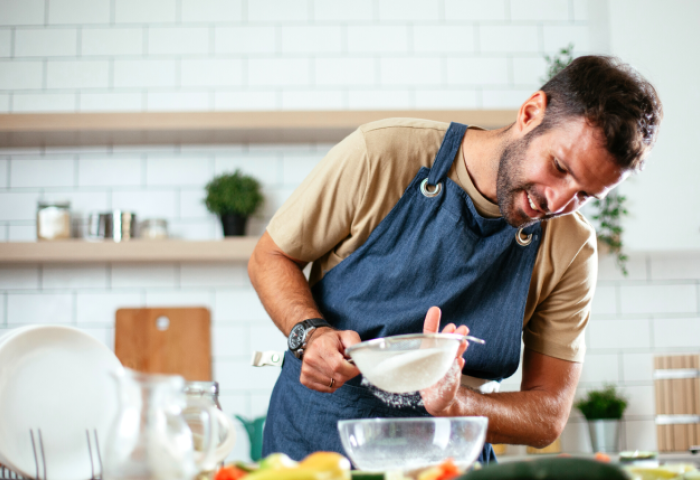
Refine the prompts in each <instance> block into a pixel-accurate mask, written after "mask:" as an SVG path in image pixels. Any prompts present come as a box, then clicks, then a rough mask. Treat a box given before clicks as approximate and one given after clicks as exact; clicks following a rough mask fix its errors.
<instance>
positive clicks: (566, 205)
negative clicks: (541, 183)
mask: <svg viewBox="0 0 700 480" xmlns="http://www.w3.org/2000/svg"><path fill="white" fill-rule="evenodd" d="M577 194H578V192H577V191H576V190H575V189H572V188H548V189H547V190H545V198H546V199H547V209H548V210H549V213H552V214H555V215H556V214H558V213H563V212H566V211H568V210H570V209H571V208H572V205H574V204H575V202H576V199H577Z"/></svg>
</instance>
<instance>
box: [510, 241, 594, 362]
mask: <svg viewBox="0 0 700 480" xmlns="http://www.w3.org/2000/svg"><path fill="white" fill-rule="evenodd" d="M562 240H564V239H559V241H562ZM564 241H565V240H564ZM596 249H597V245H596V237H595V233H592V234H591V235H590V236H589V238H588V240H587V241H586V242H585V243H584V244H583V245H582V246H581V247H580V249H579V250H578V251H577V252H576V254H575V255H574V257H573V259H572V260H571V261H570V262H569V263H567V264H566V265H565V266H564V267H565V270H564V272H563V274H561V276H560V278H559V281H558V282H557V283H556V285H555V286H554V288H553V290H552V291H551V293H549V295H547V296H546V297H545V298H544V299H543V300H542V301H541V302H540V303H539V304H538V305H537V307H536V309H535V312H534V313H533V315H532V317H531V318H530V320H529V321H528V322H527V324H526V325H525V329H524V331H523V341H524V343H525V346H526V347H527V348H529V349H531V350H534V351H536V352H539V353H542V354H544V355H548V356H551V357H555V358H560V359H563V360H568V361H572V362H582V361H583V358H584V356H585V353H586V345H585V336H584V334H585V329H586V325H587V324H588V320H589V318H590V313H591V302H592V301H593V294H594V291H595V284H596V278H597V274H598V255H597V251H596ZM560 264H561V262H560ZM553 275H557V273H556V272H554V273H553Z"/></svg>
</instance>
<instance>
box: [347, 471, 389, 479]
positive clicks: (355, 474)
mask: <svg viewBox="0 0 700 480" xmlns="http://www.w3.org/2000/svg"><path fill="white" fill-rule="evenodd" d="M350 475H351V476H352V480H384V474H383V473H381V472H380V473H375V472H361V471H359V470H353V471H352V472H350Z"/></svg>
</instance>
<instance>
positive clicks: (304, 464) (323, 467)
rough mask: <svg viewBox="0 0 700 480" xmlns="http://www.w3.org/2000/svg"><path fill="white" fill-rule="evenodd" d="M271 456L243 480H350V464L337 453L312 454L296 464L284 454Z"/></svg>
mask: <svg viewBox="0 0 700 480" xmlns="http://www.w3.org/2000/svg"><path fill="white" fill-rule="evenodd" d="M273 455H275V457H273ZM273 455H270V456H268V457H266V458H265V459H264V460H263V461H262V462H260V467H261V468H260V470H257V471H255V472H253V473H251V474H250V475H248V476H247V477H245V480H350V462H349V461H348V459H347V458H345V457H344V456H342V455H340V454H339V453H335V452H316V453H312V454H311V455H309V456H308V457H306V458H305V459H304V460H302V461H301V462H299V463H298V464H297V463H296V462H294V461H293V460H291V459H289V457H287V456H286V455H284V454H273ZM271 457H272V458H271ZM284 457H286V459H285V458H284ZM268 459H269V461H267V460H268Z"/></svg>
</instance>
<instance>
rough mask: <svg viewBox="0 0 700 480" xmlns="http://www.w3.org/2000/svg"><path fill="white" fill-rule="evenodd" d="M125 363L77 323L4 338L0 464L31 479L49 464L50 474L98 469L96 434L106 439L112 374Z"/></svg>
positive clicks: (60, 479) (0, 343)
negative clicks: (80, 328) (83, 330)
mask: <svg viewBox="0 0 700 480" xmlns="http://www.w3.org/2000/svg"><path fill="white" fill-rule="evenodd" d="M121 368H122V366H121V364H120V363H119V360H118V359H117V357H116V356H115V355H114V353H112V351H111V350H109V348H107V347H106V346H104V345H103V344H102V343H100V342H99V341H98V340H96V339H94V338H93V337H91V336H90V335H88V334H86V333H84V332H82V331H81V330H78V329H76V328H71V327H63V326H55V325H51V326H42V325H33V326H29V327H23V328H18V329H15V330H11V331H9V332H7V333H6V334H5V335H3V336H2V337H0V426H1V427H0V463H2V464H4V465H6V466H7V467H9V468H10V469H12V470H14V471H15V472H17V473H19V474H21V475H23V476H26V477H36V476H37V468H38V469H39V472H38V473H39V474H40V476H41V477H44V468H45V469H46V475H45V476H46V478H48V479H50V480H87V479H89V478H91V477H92V476H93V475H99V474H100V465H99V458H98V457H97V454H98V452H97V445H96V442H95V438H94V436H95V433H94V432H96V434H97V437H98V439H99V442H97V443H99V444H100V446H101V445H104V443H105V440H106V438H107V434H108V432H109V428H110V426H111V423H112V420H113V419H114V418H115V416H116V414H117V409H118V396H117V395H118V394H117V384H116V382H115V381H114V379H112V378H111V377H110V372H113V371H117V370H120V369H121ZM39 431H41V446H43V457H42V452H41V448H40V445H39ZM32 434H33V435H34V444H32ZM88 436H89V437H90V440H88ZM35 449H36V454H37V455H36V456H35V453H34V452H35ZM99 453H100V454H102V453H103V452H99Z"/></svg>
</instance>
